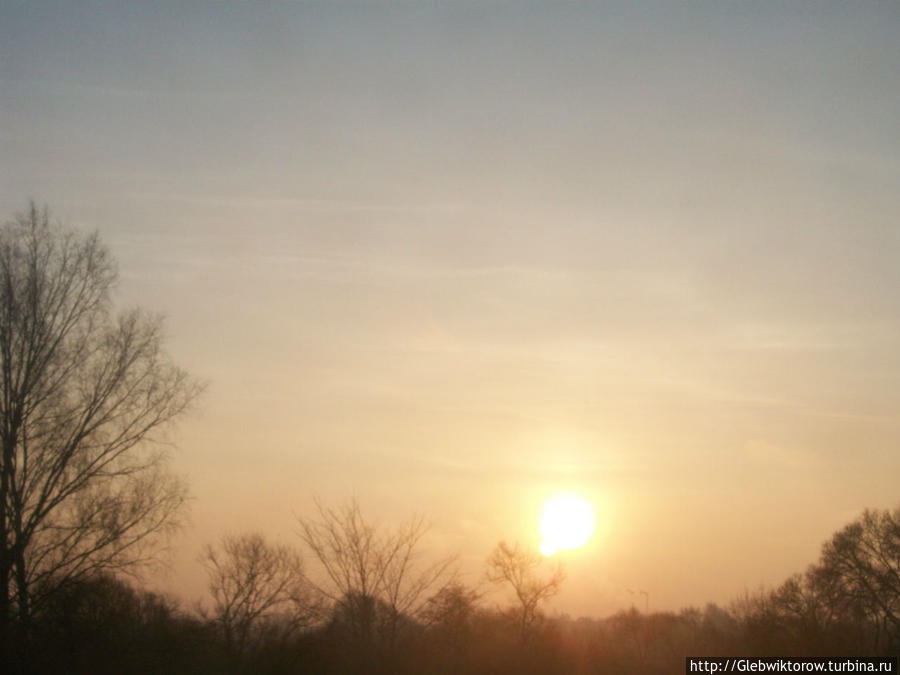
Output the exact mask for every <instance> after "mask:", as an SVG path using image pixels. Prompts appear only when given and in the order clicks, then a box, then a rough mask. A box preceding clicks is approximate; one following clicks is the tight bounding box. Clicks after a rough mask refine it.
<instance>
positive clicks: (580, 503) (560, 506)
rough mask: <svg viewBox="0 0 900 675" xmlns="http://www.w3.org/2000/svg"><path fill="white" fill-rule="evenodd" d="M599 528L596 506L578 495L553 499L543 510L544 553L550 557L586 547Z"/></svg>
mask: <svg viewBox="0 0 900 675" xmlns="http://www.w3.org/2000/svg"><path fill="white" fill-rule="evenodd" d="M595 527H596V520H595V518H594V507H593V505H592V504H591V503H590V502H589V501H587V500H586V499H584V498H583V497H579V496H578V495H576V494H572V493H563V494H558V495H556V496H554V497H551V498H550V499H548V500H547V501H546V502H545V503H544V508H543V509H542V510H541V521H540V533H541V553H543V554H544V555H545V556H548V557H549V556H551V555H553V554H554V553H556V552H557V551H568V550H571V549H573V548H579V547H580V546H584V545H585V544H586V543H587V540H588V539H590V538H591V535H592V534H593V533H594V528H595Z"/></svg>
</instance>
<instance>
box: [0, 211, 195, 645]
mask: <svg viewBox="0 0 900 675" xmlns="http://www.w3.org/2000/svg"><path fill="white" fill-rule="evenodd" d="M115 281H116V267H115V264H114V262H113V260H112V259H111V258H110V255H109V253H108V252H107V250H106V248H105V247H104V246H103V245H102V244H101V243H100V240H99V238H98V236H97V235H96V234H91V235H82V234H79V233H77V232H76V231H73V230H68V229H64V228H62V227H60V226H58V225H55V224H53V223H51V222H50V219H49V217H48V214H47V212H46V210H44V211H39V210H38V209H37V208H36V207H35V206H34V205H32V206H31V208H30V209H29V211H28V212H27V213H25V214H23V215H19V216H17V217H16V218H15V219H14V220H13V221H12V222H9V223H7V224H6V225H4V226H3V227H2V229H0V504H2V509H0V532H2V536H3V541H2V546H0V632H2V642H3V648H4V649H5V650H6V656H7V657H9V656H11V641H12V628H13V620H14V618H17V619H18V625H19V627H20V629H21V631H22V636H21V638H22V639H20V640H19V643H20V644H25V638H27V634H28V625H29V621H30V617H31V616H32V614H33V612H34V611H36V610H37V609H38V608H39V606H40V604H41V602H42V601H43V599H44V598H45V597H46V595H47V594H48V593H50V592H52V591H53V590H54V589H55V588H57V587H59V586H60V585H61V584H65V583H66V582H68V581H72V580H77V579H80V578H84V577H86V576H88V575H91V574H94V573H98V572H109V571H117V570H123V569H133V568H134V566H136V565H140V564H142V563H145V562H147V561H149V560H150V559H151V558H152V555H153V553H154V546H155V545H156V544H158V543H159V541H160V538H161V537H164V536H165V535H167V534H168V533H170V532H171V530H172V528H174V527H176V526H177V525H178V523H179V515H180V514H181V512H182V507H183V505H184V502H185V495H186V489H185V486H184V484H183V482H182V481H181V480H180V479H177V478H175V477H173V476H172V475H171V474H169V473H168V472H167V470H166V453H165V452H164V451H163V449H162V448H163V446H162V445H155V446H153V447H148V445H147V443H145V442H146V441H150V440H159V439H158V437H157V435H156V433H155V432H158V431H160V430H162V429H163V428H164V427H165V426H166V424H167V423H168V422H170V421H171V420H173V419H174V418H176V417H177V416H179V415H180V414H181V413H182V412H183V411H184V410H185V409H186V408H187V406H188V405H189V404H190V403H191V401H192V400H193V399H194V398H195V396H196V395H197V394H198V393H199V390H200V387H199V385H197V384H196V383H195V382H193V381H192V380H191V379H190V378H189V376H188V375H187V374H186V373H185V372H184V371H182V370H180V369H179V368H177V367H175V366H174V365H172V364H171V363H170V362H169V360H168V359H167V358H166V356H165V354H164V352H163V350H162V334H161V324H160V319H159V318H158V317H154V316H148V315H147V314H145V313H144V312H142V311H140V310H137V309H135V310H131V311H127V312H124V313H122V314H119V315H118V316H115V315H114V314H113V313H112V311H111V307H110V292H111V289H112V288H113V285H114V283H115Z"/></svg>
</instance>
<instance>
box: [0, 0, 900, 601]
mask: <svg viewBox="0 0 900 675" xmlns="http://www.w3.org/2000/svg"><path fill="white" fill-rule="evenodd" d="M78 5H79V6H78V7H77V8H76V6H75V5H74V4H73V5H70V4H67V3H61V4H49V3H48V4H44V3H24V2H13V1H10V0H6V1H3V2H0V202H2V205H3V209H2V211H3V214H2V215H3V220H4V221H5V220H7V219H9V218H11V217H12V216H13V214H15V213H17V212H20V211H22V210H23V209H25V208H27V205H28V200H29V199H34V200H35V201H36V202H37V203H38V204H46V205H47V206H48V207H49V208H50V209H51V212H52V214H53V216H54V217H55V218H56V219H58V220H59V221H60V222H62V223H65V224H69V225H75V226H78V227H80V228H84V229H88V230H92V229H96V230H98V231H99V232H100V234H101V236H102V238H103V240H104V242H105V243H106V244H107V245H108V246H109V248H110V250H111V251H112V253H113V255H114V256H115V258H116V259H117V261H118V265H119V270H120V277H121V280H120V284H119V287H118V291H117V296H116V298H117V301H118V302H119V303H121V304H123V305H129V304H138V305H141V306H144V307H147V308H149V309H151V310H154V311H159V312H162V313H163V314H165V315H166V317H167V322H166V334H167V345H168V349H169V351H170V353H171V355H172V357H173V358H174V360H175V361H176V362H177V363H179V364H180V365H182V366H183V367H184V368H185V369H187V370H188V371H189V372H191V373H192V374H194V375H196V376H197V377H199V378H201V379H203V380H204V381H205V382H207V384H208V388H207V391H206V393H205V395H204V396H203V397H202V399H201V400H200V401H199V403H198V404H197V405H196V407H195V410H194V411H193V412H191V414H190V415H189V416H187V417H185V418H184V419H182V420H181V421H180V423H179V425H178V427H177V428H176V429H175V430H174V431H173V432H172V434H171V440H172V441H173V443H174V445H175V446H176V447H177V449H176V450H173V458H174V465H175V468H176V470H177V471H178V472H179V473H180V474H183V475H184V476H185V477H186V478H187V479H188V481H189V484H190V486H191V494H192V502H191V513H192V515H191V524H190V526H189V527H188V528H187V529H186V530H184V531H183V532H182V533H181V534H179V535H178V537H177V539H176V540H175V541H174V542H173V545H172V552H171V556H170V558H169V560H170V567H169V568H168V569H167V570H161V571H160V572H159V573H158V579H156V580H155V581H154V583H155V584H156V585H157V586H158V587H160V588H163V589H166V590H169V591H171V592H173V593H176V594H178V595H179V597H183V598H185V599H187V600H188V601H191V600H193V599H198V598H201V597H203V595H204V593H205V592H206V581H205V578H204V572H203V569H202V567H201V566H200V564H199V563H198V562H197V557H198V555H199V553H200V550H201V547H202V546H203V545H204V544H205V543H207V542H210V541H215V540H217V539H218V538H219V537H220V536H221V535H223V534H227V533H234V532H241V531H245V530H259V531H261V532H264V533H266V534H267V535H271V536H272V537H274V538H278V539H279V540H281V541H285V542H288V543H291V544H298V543H299V540H298V538H297V533H298V524H297V516H298V515H303V514H308V513H310V510H311V509H312V508H313V499H314V497H319V498H320V499H322V500H325V501H327V502H329V503H340V502H341V501H343V500H346V499H349V498H353V497H355V498H356V499H358V500H359V504H360V505H361V507H362V509H363V510H364V511H365V512H366V513H367V514H371V516H372V517H373V518H374V519H376V520H378V521H379V522H383V523H392V522H401V521H403V519H405V518H408V517H409V516H411V515H412V514H423V515H424V517H425V518H426V519H427V520H428V522H429V523H430V524H431V528H430V530H429V531H428V534H427V536H426V538H425V539H424V540H423V541H424V543H425V544H426V549H427V551H428V552H429V554H434V555H450V554H455V553H458V554H459V565H460V570H461V573H462V575H463V578H464V579H465V580H466V582H467V583H471V584H473V585H476V584H479V583H482V582H483V579H484V563H485V559H486V558H487V556H488V555H489V553H490V552H491V550H492V548H493V547H494V546H495V545H496V544H497V542H498V541H501V540H505V541H510V542H512V541H519V542H522V544H523V545H528V546H530V547H532V548H534V549H535V550H536V549H537V547H538V546H539V545H540V543H541V532H540V531H539V527H540V519H541V508H542V506H543V505H544V503H545V502H547V500H548V499H550V498H551V497H553V496H554V495H557V494H560V493H574V494H577V495H579V496H581V497H582V498H584V499H585V500H587V502H589V503H590V505H592V506H593V509H594V512H595V514H596V532H595V533H594V534H593V536H592V537H590V539H588V540H587V541H586V543H585V544H584V546H582V547H580V548H575V549H573V550H570V551H561V552H560V553H559V556H560V558H561V559H563V560H564V562H565V564H566V567H567V573H568V577H567V580H566V582H565V584H564V585H563V587H562V591H561V593H560V594H559V595H558V596H557V597H555V598H554V599H553V600H552V601H551V602H550V603H549V605H548V608H549V609H550V610H551V611H559V612H568V613H570V614H572V615H573V616H578V615H581V614H586V615H594V616H605V615H607V614H610V613H612V612H615V611H617V610H619V609H622V608H628V607H630V606H632V605H634V604H638V605H639V606H640V607H643V603H644V599H643V598H638V599H637V600H636V599H635V597H634V594H633V593H629V590H628V589H636V588H639V589H644V590H645V591H646V593H647V596H648V604H649V608H650V609H651V610H661V609H671V610H676V609H678V608H680V607H683V606H688V605H693V606H699V607H702V606H703V605H705V604H706V603H707V602H718V603H722V604H727V603H728V602H729V601H730V600H732V599H733V598H735V597H737V596H739V595H740V594H741V593H743V592H744V591H745V590H746V589H751V590H752V589H756V588H758V587H760V586H767V587H768V586H772V585H775V584H778V583H780V582H781V581H782V580H783V579H784V578H786V577H787V576H788V575H790V574H793V573H795V572H800V571H803V570H804V569H805V568H806V566H807V565H808V564H810V563H812V562H813V561H814V560H815V559H816V558H817V556H818V553H819V550H820V547H821V544H822V543H823V541H825V540H826V539H827V538H828V537H830V536H831V534H832V533H833V532H834V531H835V530H836V529H837V528H839V527H841V526H842V525H844V524H845V523H847V522H848V521H849V520H851V519H852V518H854V517H855V516H856V515H857V514H858V513H860V512H861V511H862V510H863V509H864V508H866V507H871V508H893V507H894V506H896V505H897V504H898V499H900V493H898V490H897V485H898V481H897V477H898V475H900V453H898V451H897V450H898V441H900V386H898V384H900V348H898V347H900V264H898V261H900V199H898V195H900V123H898V120H900V40H898V39H897V36H898V26H900V4H897V3H895V2H883V3H876V2H873V3H862V4H858V3H852V4H851V3H838V2H795V3H719V2H690V3H643V2H622V3H602V6H600V7H596V6H593V5H591V4H571V5H570V4H568V3H560V4H557V3H465V2H464V3H456V2H454V3H449V2H447V3H437V2H435V3H432V2H427V3H409V4H407V3H360V4H357V3H343V2H341V3H288V2H284V3H281V2H273V3H261V4H257V3H210V4H207V3H193V2H188V3H183V2H161V3H112V2H91V3H85V4H83V5H82V4H81V3H78Z"/></svg>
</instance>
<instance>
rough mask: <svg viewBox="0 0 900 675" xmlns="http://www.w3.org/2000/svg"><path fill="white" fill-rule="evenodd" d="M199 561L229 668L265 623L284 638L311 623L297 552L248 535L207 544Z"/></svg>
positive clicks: (308, 594) (259, 537) (238, 661)
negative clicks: (227, 657) (205, 576)
mask: <svg viewBox="0 0 900 675" xmlns="http://www.w3.org/2000/svg"><path fill="white" fill-rule="evenodd" d="M201 561H202V562H203V565H204V567H205V568H206V571H207V574H208V576H209V590H210V593H211V594H212V596H213V612H214V617H215V620H216V622H217V623H218V624H219V626H220V627H221V629H222V634H223V637H224V639H225V646H226V650H227V651H228V655H229V658H230V660H231V661H232V664H233V665H235V666H237V665H238V664H240V662H241V661H242V659H243V657H244V655H245V652H246V650H247V646H248V643H249V642H250V639H251V637H252V635H253V633H254V632H255V631H258V630H259V629H261V628H263V626H264V624H265V623H266V622H267V621H269V622H270V623H273V624H277V625H275V626H270V627H271V628H278V629H279V630H280V632H281V633H282V634H283V635H284V636H287V635H290V634H291V633H293V632H294V631H295V630H297V629H298V628H301V627H303V626H305V625H307V624H308V623H309V621H310V619H311V617H312V603H311V597H310V593H309V590H308V587H307V585H306V580H305V578H304V576H303V562H302V560H301V558H300V555H299V554H298V553H297V552H296V551H293V550H292V549H290V548H289V547H287V546H284V545H276V544H270V543H269V542H267V541H266V540H265V539H264V538H263V537H262V535H260V534H257V533H250V534H243V535H237V536H227V537H223V538H222V540H221V542H220V544H219V546H218V547H213V546H209V545H207V546H206V548H205V549H204V551H203V554H202V556H201Z"/></svg>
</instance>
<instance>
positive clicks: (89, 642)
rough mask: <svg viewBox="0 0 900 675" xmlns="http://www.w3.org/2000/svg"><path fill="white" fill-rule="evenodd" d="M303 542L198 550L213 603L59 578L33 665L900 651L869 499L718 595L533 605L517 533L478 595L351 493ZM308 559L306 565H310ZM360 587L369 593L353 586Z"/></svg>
mask: <svg viewBox="0 0 900 675" xmlns="http://www.w3.org/2000/svg"><path fill="white" fill-rule="evenodd" d="M301 524H302V526H303V530H302V531H303V533H304V540H305V549H306V551H307V553H308V554H309V555H308V557H309V562H310V563H316V567H317V568H318V570H316V571H317V572H318V573H320V574H321V578H317V580H316V581H313V578H314V577H313V570H311V569H310V570H307V569H306V566H305V565H304V564H303V561H302V559H301V558H300V556H299V554H298V553H297V552H295V551H293V550H292V549H290V548H289V547H286V546H283V545H278V544H273V543H270V542H267V541H266V540H265V539H263V538H262V537H261V536H259V535H255V534H250V535H241V536H237V537H227V538H225V539H223V540H222V541H221V542H219V544H217V545H216V546H210V547H207V549H206V550H205V552H204V555H203V559H204V561H205V564H206V567H207V570H208V571H209V573H210V574H209V579H210V591H211V596H212V598H213V601H212V604H211V605H209V606H207V607H206V608H205V609H202V608H196V609H194V610H192V611H188V610H187V609H185V608H184V607H182V606H180V605H179V604H178V603H177V602H176V601H174V600H172V599H170V598H167V597H164V596H161V595H158V594H155V593H152V592H149V591H146V590H140V589H138V588H135V587H133V586H131V585H129V584H127V583H125V582H124V581H123V580H121V579H116V578H114V577H112V576H107V575H100V576H96V577H92V578H86V579H82V580H79V581H76V582H72V581H70V582H68V583H66V584H65V585H63V586H61V587H59V588H57V589H56V590H55V591H54V593H53V594H52V596H51V600H49V601H48V602H47V603H45V605H44V609H43V610H42V611H41V613H40V614H39V615H38V616H35V617H34V620H33V626H32V631H33V632H32V636H33V639H32V647H33V652H32V658H31V663H30V669H31V670H33V672H54V673H57V672H58V673H88V672H90V673H113V672H115V673H122V672H129V673H213V672H216V673H220V672H221V673H255V674H257V675H261V674H264V673H272V674H275V673H300V672H303V673H347V672H360V673H512V672H515V673H666V672H671V673H681V672H684V670H683V669H684V657H685V656H688V655H692V656H696V655H708V656H715V655H723V656H724V655H738V654H743V655H779V656H810V655H831V656H844V655H846V656H854V655H855V656H858V655H896V654H898V652H900V623H898V616H900V509H897V510H895V511H893V512H890V511H866V512H865V513H864V514H863V515H862V516H861V517H860V518H859V519H857V520H856V521H854V522H853V523H851V524H850V525H848V526H847V527H845V528H844V529H842V530H841V531H839V532H838V533H836V534H835V535H834V536H833V537H832V539H831V540H830V541H828V542H827V543H826V544H825V546H824V547H823V550H822V555H821V557H820V559H819V561H818V562H817V563H816V564H814V565H812V566H811V567H810V568H809V570H807V572H806V573H804V574H800V575H796V576H794V577H791V578H790V579H788V580H787V581H785V582H784V583H783V584H782V585H781V586H779V587H777V588H775V589H773V590H769V591H760V592H757V593H753V594H745V595H744V596H743V597H741V598H738V599H737V600H735V601H734V602H733V603H731V605H730V606H729V607H727V608H725V607H719V606H716V605H712V604H711V605H707V606H706V607H705V608H704V609H702V610H700V609H693V608H692V609H685V610H682V611H680V612H678V613H668V612H667V613H654V614H649V615H648V614H643V613H639V612H638V611H636V610H634V609H632V610H631V611H628V612H620V613H618V614H616V615H614V616H611V617H608V618H604V619H596V618H579V619H572V618H569V617H566V616H554V617H548V616H546V615H545V614H544V613H543V612H542V611H541V609H540V603H541V602H542V601H543V600H545V599H546V598H547V597H549V596H550V595H552V593H553V592H554V589H556V588H558V587H559V584H560V583H562V575H561V574H560V572H559V570H558V569H554V570H547V571H543V567H544V566H545V563H544V562H542V561H541V559H540V558H539V557H538V556H537V555H534V554H531V553H530V552H526V551H524V550H522V549H520V548H519V547H518V546H515V545H513V546H510V545H505V544H501V545H498V547H497V548H496V549H495V551H494V552H493V553H492V554H491V555H490V556H489V558H488V561H487V573H486V575H485V578H486V579H490V580H492V581H494V582H496V583H503V584H509V585H510V588H511V589H512V590H514V591H515V592H514V593H513V596H514V598H515V601H514V604H512V605H510V606H509V607H496V606H491V605H490V604H489V603H488V602H486V601H485V600H484V598H483V595H482V593H481V591H480V590H479V589H477V588H472V587H469V586H466V585H464V584H462V583H461V582H460V581H459V580H458V579H457V578H456V577H455V576H454V575H453V573H452V560H449V559H444V560H438V561H436V562H430V563H425V562H423V561H422V559H421V556H420V553H421V552H420V551H419V544H420V542H421V538H422V535H423V534H424V533H425V531H426V530H425V528H424V527H423V525H422V522H421V521H420V520H413V521H410V522H409V523H407V524H405V525H402V526H400V527H398V528H396V529H393V530H388V529H384V528H378V527H375V526H374V525H372V524H371V523H369V522H367V521H366V520H365V519H364V518H363V517H362V514H361V513H360V511H359V508H358V506H357V505H356V504H355V503H350V504H348V505H347V506H345V507H342V508H339V509H335V510H329V509H326V508H324V507H322V506H321V505H320V509H319V514H318V518H317V519H315V520H307V521H301ZM311 567H312V565H311ZM363 587H365V588H366V590H365V591H363Z"/></svg>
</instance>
